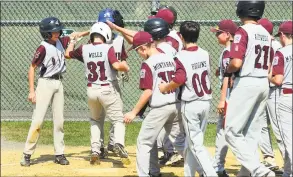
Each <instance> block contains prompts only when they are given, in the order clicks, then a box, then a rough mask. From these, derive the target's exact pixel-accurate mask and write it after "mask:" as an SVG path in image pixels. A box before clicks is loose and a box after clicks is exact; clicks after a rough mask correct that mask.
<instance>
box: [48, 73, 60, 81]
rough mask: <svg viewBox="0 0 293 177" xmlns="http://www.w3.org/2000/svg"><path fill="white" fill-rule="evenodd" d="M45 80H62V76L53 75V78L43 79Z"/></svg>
mask: <svg viewBox="0 0 293 177" xmlns="http://www.w3.org/2000/svg"><path fill="white" fill-rule="evenodd" d="M45 78H47V79H55V80H61V79H63V76H62V75H61V74H54V75H53V76H50V77H45Z"/></svg>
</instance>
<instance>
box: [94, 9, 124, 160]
mask: <svg viewBox="0 0 293 177" xmlns="http://www.w3.org/2000/svg"><path fill="white" fill-rule="evenodd" d="M107 20H109V21H110V22H112V23H114V24H116V25H118V26H120V27H122V28H123V27H124V22H123V17H122V15H121V14H120V12H119V11H118V10H113V9H110V8H106V9H104V10H102V11H100V12H99V16H98V20H97V22H104V23H106V21H107ZM112 45H113V48H114V51H115V54H116V57H117V58H118V60H119V61H124V60H126V59H127V57H128V56H127V53H126V51H125V45H124V38H123V37H122V36H120V35H118V34H116V33H113V40H112ZM120 76H121V78H120V79H122V82H123V83H124V81H128V80H129V77H128V74H127V73H125V72H121V73H120ZM116 89H117V91H118V92H119V94H120V95H121V90H120V88H119V85H117V88H116ZM121 96H122V95H121ZM102 116H105V114H104V113H103V114H102ZM101 120H105V118H102V119H101ZM113 138H114V129H113V126H112V125H111V128H110V131H109V142H108V146H107V149H105V148H104V124H103V123H102V130H101V154H100V158H101V159H104V158H106V157H107V155H108V153H107V151H108V150H109V151H112V152H114V139H113Z"/></svg>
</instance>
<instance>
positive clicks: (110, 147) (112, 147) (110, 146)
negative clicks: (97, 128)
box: [107, 144, 114, 152]
mask: <svg viewBox="0 0 293 177" xmlns="http://www.w3.org/2000/svg"><path fill="white" fill-rule="evenodd" d="M107 150H108V151H111V152H114V145H112V144H108V147H107Z"/></svg>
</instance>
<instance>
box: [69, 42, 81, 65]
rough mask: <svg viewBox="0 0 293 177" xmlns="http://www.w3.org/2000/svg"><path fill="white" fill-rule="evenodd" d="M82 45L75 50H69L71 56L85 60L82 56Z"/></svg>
mask: <svg viewBox="0 0 293 177" xmlns="http://www.w3.org/2000/svg"><path fill="white" fill-rule="evenodd" d="M82 46H83V45H81V46H79V47H78V48H77V49H75V50H74V51H71V52H69V56H70V58H76V59H77V60H79V61H81V62H83V56H82Z"/></svg>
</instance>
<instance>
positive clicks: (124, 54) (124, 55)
mask: <svg viewBox="0 0 293 177" xmlns="http://www.w3.org/2000/svg"><path fill="white" fill-rule="evenodd" d="M127 58H128V55H127V53H126V50H125V45H124V44H123V46H122V51H121V60H122V61H123V60H126V59H127Z"/></svg>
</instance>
